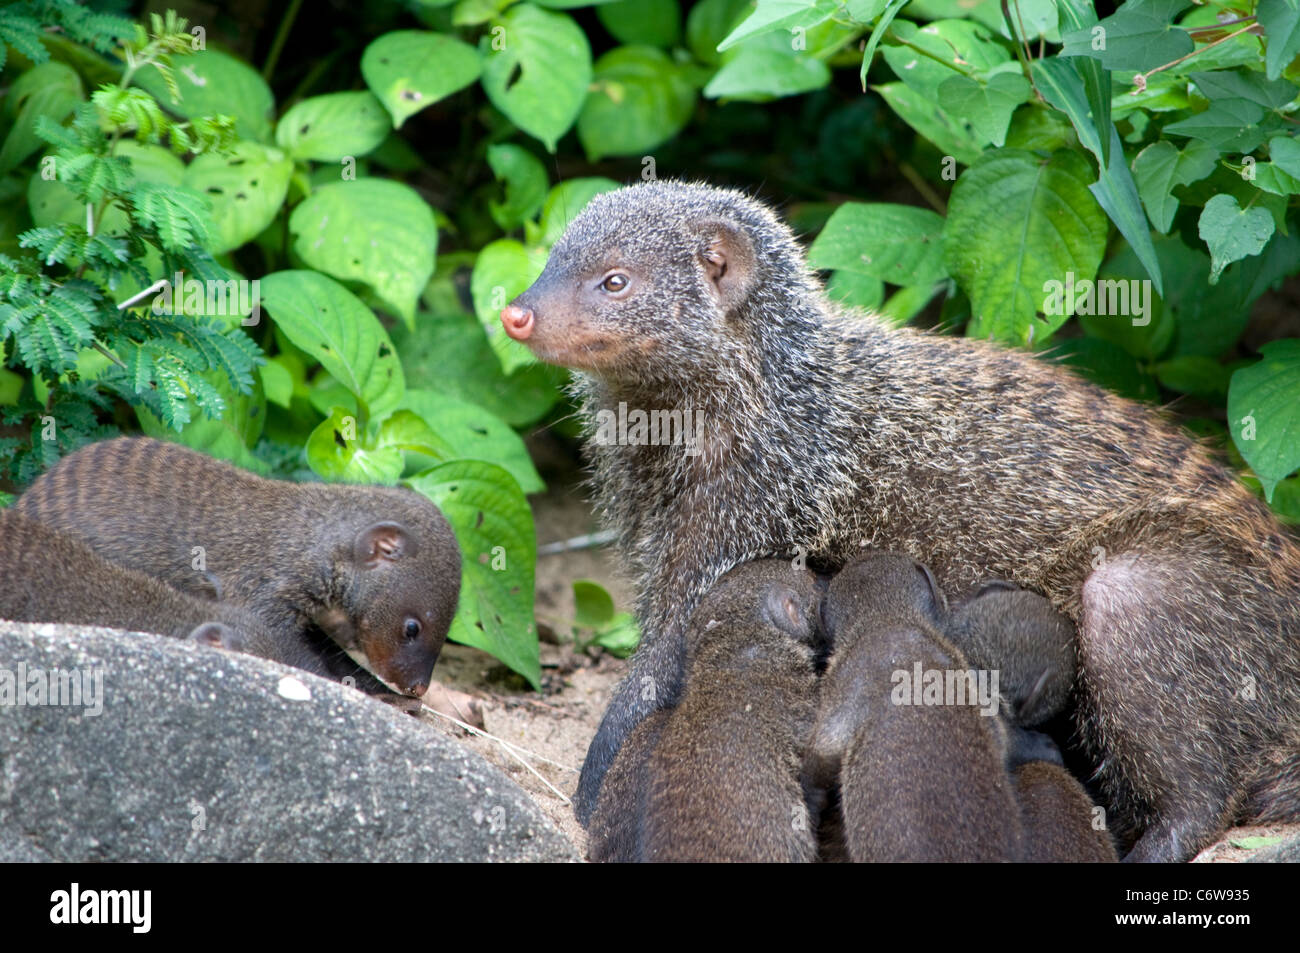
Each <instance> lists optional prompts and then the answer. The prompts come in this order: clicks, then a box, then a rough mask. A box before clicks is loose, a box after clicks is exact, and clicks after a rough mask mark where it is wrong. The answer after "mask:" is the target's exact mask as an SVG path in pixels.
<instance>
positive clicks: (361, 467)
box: [306, 407, 404, 486]
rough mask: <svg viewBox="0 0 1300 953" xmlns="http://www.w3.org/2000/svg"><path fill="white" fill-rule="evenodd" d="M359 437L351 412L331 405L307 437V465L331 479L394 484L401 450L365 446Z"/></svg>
mask: <svg viewBox="0 0 1300 953" xmlns="http://www.w3.org/2000/svg"><path fill="white" fill-rule="evenodd" d="M361 438H362V425H361V424H360V423H358V421H357V419H356V417H355V416H354V415H353V414H352V412H351V411H350V410H349V409H348V408H346V407H334V408H333V409H332V410H331V411H330V415H329V416H328V417H326V418H325V419H324V420H322V421H321V422H320V424H319V425H317V427H316V429H315V430H313V431H312V432H311V433H310V434H309V435H308V436H307V446H306V451H307V465H308V466H310V467H311V468H312V470H313V471H314V472H315V473H316V475H317V476H319V477H320V478H321V479H322V480H327V481H330V482H335V483H380V484H383V485H385V486H393V485H395V484H396V483H397V481H398V479H400V478H401V476H402V464H403V461H404V457H403V454H402V451H401V450H400V449H399V448H397V447H390V446H382V447H367V446H365V441H363V440H362V439H361Z"/></svg>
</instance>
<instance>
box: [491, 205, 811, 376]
mask: <svg viewBox="0 0 1300 953" xmlns="http://www.w3.org/2000/svg"><path fill="white" fill-rule="evenodd" d="M814 295H815V291H814V290H813V282H812V279H811V277H810V276H809V275H808V272H807V268H806V266H805V264H804V261H803V257H802V254H801V252H800V250H799V247H798V245H797V243H796V242H795V240H794V236H793V235H792V234H791V232H790V230H789V229H788V228H787V227H786V226H785V225H784V224H782V223H781V222H780V221H779V220H778V219H777V218H776V217H775V216H774V215H773V214H772V213H771V212H770V211H769V210H768V209H767V208H765V207H764V206H762V205H760V204H759V203H758V202H755V201H753V200H752V199H750V198H749V197H747V196H745V195H744V194H742V193H740V192H736V191H731V190H726V189H715V188H713V187H711V186H707V185H692V184H688V183H685V182H675V181H667V182H649V183H643V184H640V185H633V186H629V187H627V188H623V189H619V190H617V191H614V192H607V193H605V194H603V195H598V196H596V197H595V198H594V199H592V200H591V202H590V204H588V205H587V207H586V208H584V209H583V210H582V212H581V213H579V214H578V216H577V217H576V218H574V220H573V221H572V223H570V225H569V227H568V229H567V230H566V231H565V233H564V235H563V236H562V237H561V238H560V240H559V241H558V242H556V244H555V247H554V248H553V249H552V250H551V255H550V259H549V260H548V261H547V263H546V268H545V269H544V270H543V271H542V274H541V276H540V277H538V279H537V280H536V281H535V282H533V284H532V286H531V287H530V288H528V290H527V291H525V292H524V293H523V294H521V295H520V296H519V297H517V298H516V299H515V300H514V301H513V302H512V303H511V304H510V305H508V306H507V307H506V308H505V309H504V310H503V311H502V312H501V321H502V324H503V325H504V326H505V330H506V333H507V334H509V335H510V336H511V337H512V338H514V339H515V340H517V341H522V342H524V343H525V344H527V345H528V347H530V348H531V349H532V350H533V353H535V354H536V355H537V356H538V357H539V358H541V359H542V360H544V361H547V362H548V363H551V364H559V365H562V366H565V367H571V368H574V369H577V370H582V371H587V372H590V373H593V374H595V375H597V376H600V377H603V378H607V379H613V380H621V379H628V380H645V379H650V380H653V379H654V377H655V375H656V374H659V375H673V374H676V375H681V376H688V375H691V374H692V373H693V372H697V371H698V369H699V368H700V367H701V365H702V363H703V362H706V361H713V362H715V363H716V365H717V366H728V364H727V362H729V361H731V360H733V359H734V358H736V356H737V355H736V354H731V353H726V352H725V350H726V349H727V348H743V347H746V346H749V345H747V343H746V342H747V339H752V338H754V337H761V336H763V335H764V334H772V333H776V331H777V329H773V328H769V327H765V326H764V324H765V323H766V324H771V318H770V317H769V318H767V319H766V321H765V322H764V321H763V320H761V319H762V314H764V313H766V314H768V315H770V314H771V313H773V312H774V311H780V310H783V309H782V308H781V297H788V298H790V299H795V298H799V297H801V296H802V297H803V299H804V300H805V301H807V300H809V299H811V298H812V297H813V296H814ZM778 296H781V297H778ZM733 329H734V330H733ZM724 330H727V331H728V332H729V333H721V332H722V331H724ZM750 344H752V340H751V341H750ZM720 348H721V349H723V352H720V350H719V349H720Z"/></svg>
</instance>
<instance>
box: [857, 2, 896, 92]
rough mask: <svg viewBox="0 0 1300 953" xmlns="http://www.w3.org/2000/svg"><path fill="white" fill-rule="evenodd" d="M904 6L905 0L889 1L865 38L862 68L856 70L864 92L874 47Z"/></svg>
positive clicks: (874, 53) (874, 52) (878, 43)
mask: <svg viewBox="0 0 1300 953" xmlns="http://www.w3.org/2000/svg"><path fill="white" fill-rule="evenodd" d="M906 5H907V0H889V5H888V6H887V7H885V11H884V12H883V13H882V14H881V15H880V19H878V20H877V21H876V25H875V27H873V28H872V30H871V36H869V37H868V38H867V46H866V49H865V50H863V53H862V66H861V67H860V68H859V70H858V82H859V83H861V84H862V88H863V89H864V90H865V89H866V88H867V71H868V70H870V69H871V60H872V59H873V58H874V57H875V55H876V47H877V46H879V45H880V41H881V40H882V39H884V37H885V34H886V33H887V32H888V31H889V26H890V24H891V23H893V22H894V17H896V16H898V11H899V10H902V9H903V7H905V6H906Z"/></svg>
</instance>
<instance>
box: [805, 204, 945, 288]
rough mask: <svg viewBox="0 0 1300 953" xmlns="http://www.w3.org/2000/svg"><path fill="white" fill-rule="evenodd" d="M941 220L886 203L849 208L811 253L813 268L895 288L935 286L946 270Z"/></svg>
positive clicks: (845, 206) (843, 207) (932, 214)
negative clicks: (839, 271) (867, 278)
mask: <svg viewBox="0 0 1300 953" xmlns="http://www.w3.org/2000/svg"><path fill="white" fill-rule="evenodd" d="M943 228H944V220H943V216H941V215H939V214H937V213H935V212H931V211H930V210H929V209H923V208H916V207H914V206H910V205H891V204H888V203H873V204H865V203H860V202H845V203H844V204H843V205H841V206H840V207H839V208H837V209H836V210H835V212H834V213H833V214H832V215H831V217H830V219H829V220H828V221H827V222H826V227H825V228H823V229H822V231H821V234H820V235H818V236H817V240H816V241H814V242H813V243H812V247H811V248H810V249H809V250H808V263H809V264H810V265H812V266H813V267H814V268H833V269H842V270H845V271H850V272H856V273H858V274H862V275H870V276H871V277H874V278H878V279H880V280H881V281H887V282H889V283H890V284H892V285H928V284H934V282H936V281H938V280H939V279H940V278H943V277H945V276H946V275H947V272H946V271H945V270H944V265H943V246H942V244H941V242H942V236H943Z"/></svg>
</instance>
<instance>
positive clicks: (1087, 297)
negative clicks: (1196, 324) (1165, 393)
mask: <svg viewBox="0 0 1300 953" xmlns="http://www.w3.org/2000/svg"><path fill="white" fill-rule="evenodd" d="M1075 305H1076V306H1075V317H1076V318H1078V321H1079V326H1080V327H1082V328H1083V329H1084V331H1086V332H1087V333H1088V335H1089V336H1090V337H1094V338H1100V339H1101V340H1103V341H1109V342H1111V343H1112V344H1115V345H1117V346H1119V347H1122V348H1123V349H1124V350H1125V351H1127V352H1128V353H1129V354H1132V355H1133V356H1134V357H1136V358H1138V359H1140V360H1144V361H1149V360H1152V359H1153V358H1156V357H1159V356H1160V355H1161V354H1163V353H1164V352H1165V351H1166V350H1167V349H1168V347H1169V344H1170V342H1171V341H1172V340H1173V336H1174V321H1173V316H1172V315H1170V314H1169V311H1168V309H1167V308H1165V306H1164V302H1163V301H1162V300H1161V299H1160V296H1159V293H1158V292H1157V291H1156V289H1155V287H1154V286H1153V285H1152V283H1151V282H1150V281H1149V280H1147V278H1146V271H1145V269H1144V268H1143V266H1142V265H1141V264H1139V263H1138V262H1137V260H1136V256H1135V255H1133V249H1132V247H1129V248H1126V249H1125V251H1124V253H1121V254H1120V255H1117V256H1116V258H1115V259H1112V260H1111V261H1108V262H1107V263H1106V264H1105V265H1103V266H1102V268H1101V271H1100V272H1098V274H1097V280H1096V281H1095V282H1094V283H1092V284H1091V285H1088V286H1085V293H1084V294H1082V295H1079V294H1077V293H1076V295H1075Z"/></svg>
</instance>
